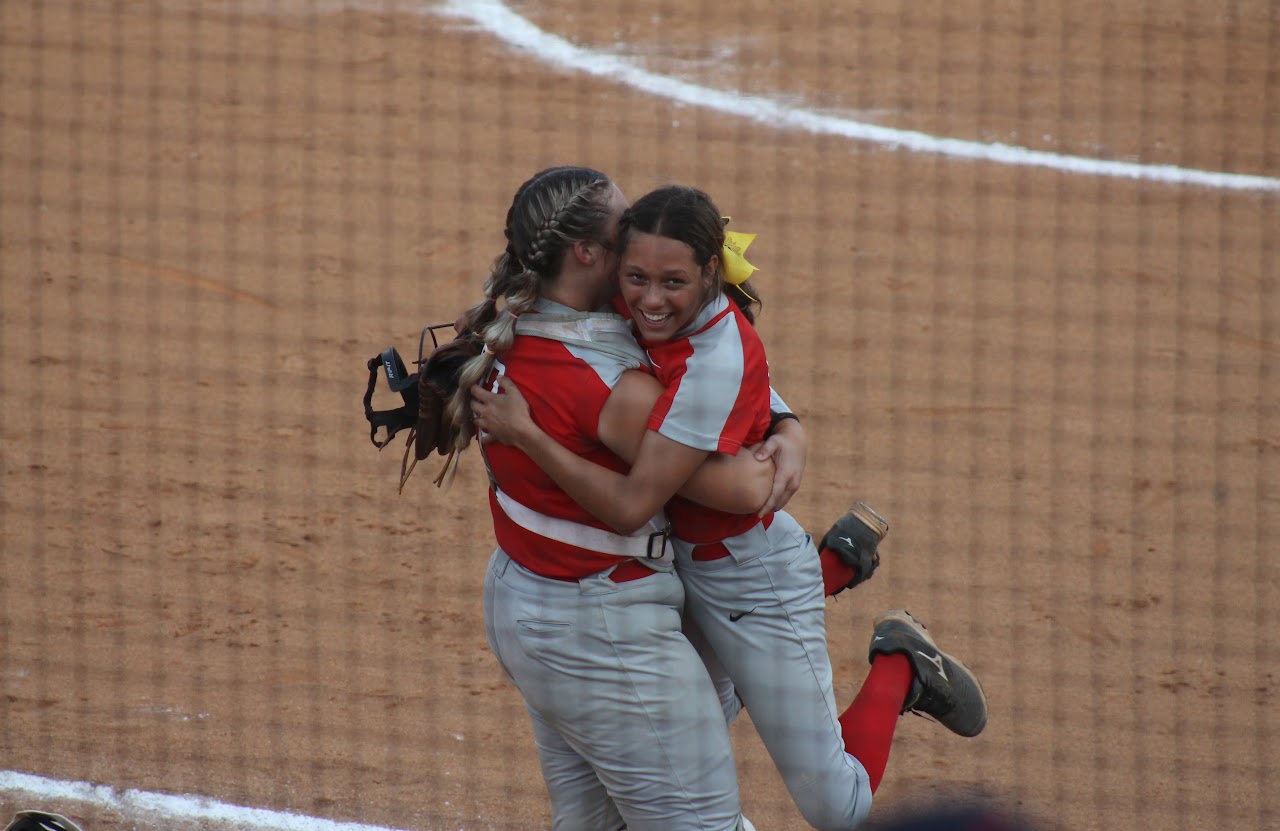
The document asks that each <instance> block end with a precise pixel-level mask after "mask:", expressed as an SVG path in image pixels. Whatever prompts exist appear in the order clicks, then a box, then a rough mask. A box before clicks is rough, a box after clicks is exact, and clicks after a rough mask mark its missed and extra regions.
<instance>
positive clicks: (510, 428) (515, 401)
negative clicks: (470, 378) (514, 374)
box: [471, 375, 538, 447]
mask: <svg viewBox="0 0 1280 831" xmlns="http://www.w3.org/2000/svg"><path fill="white" fill-rule="evenodd" d="M497 386H498V391H497V392H494V391H491V390H488V389H485V388H484V387H482V386H480V385H479V384H476V385H474V386H473V387H472V388H471V420H472V421H474V422H475V425H476V432H477V434H478V435H479V437H480V441H482V442H484V443H486V444H488V443H490V442H498V443H499V444H509V445H511V446H513V447H520V446H521V443H522V442H524V441H526V440H527V439H528V438H529V437H530V436H531V435H533V434H534V433H535V432H536V431H537V430H538V427H537V425H536V424H534V423H533V416H531V415H530V414H529V402H528V401H526V400H525V397H524V396H523V395H522V394H521V393H520V389H519V387H517V386H516V385H515V383H514V382H512V380H511V379H510V378H508V377H507V376H505V375H500V376H498V381H497Z"/></svg>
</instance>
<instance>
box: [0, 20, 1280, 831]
mask: <svg viewBox="0 0 1280 831" xmlns="http://www.w3.org/2000/svg"><path fill="white" fill-rule="evenodd" d="M1278 56H1280V11H1278V10H1277V7H1276V6H1275V5H1274V4H1271V3H1267V2H1232V3H1193V2H1190V0H1181V2H1178V0H1163V2H1162V1H1161V0H1148V2H1142V3H1130V4H1120V5H1119V6H1117V5H1116V4H1111V3H1102V2H1085V3H1079V2H1077V3H1052V2H1036V3H1028V4H1007V3H995V2H990V1H989V0H986V1H979V0H966V1H965V2H958V3H946V4H943V3H925V4H921V3H912V2H877V3H870V2H862V3H844V4H831V3H820V2H811V0H801V1H800V2H798V3H788V4H781V5H779V4H773V3H766V2H762V0H745V1H744V2H741V3H738V4H733V5H725V4H721V3H711V2H700V3H692V4H676V3H666V2H648V0H640V2H631V3H599V2H595V3H588V2H585V0H576V2H574V1H573V0H570V2H543V3H534V2H520V3H499V2H495V1H493V0H484V1H483V2H481V0H477V1H476V2H465V0H462V1H461V2H455V3H451V4H450V3H418V2H407V0H370V2H346V3H344V2H338V0H333V1H332V2H330V0H312V1H311V2H309V1H308V0H277V1H276V2H271V0H260V1H258V2H254V1H253V0H221V1H220V2H195V1H194V0H181V1H180V2H161V0H150V1H149V2H145V1H144V2H127V1H126V0H101V1H100V2H92V0H85V2H71V1H70V0H6V2H3V3H0V407H2V410H0V412H2V413H3V418H2V422H0V466H2V468H3V477H2V478H0V540H2V542H0V546H2V548H3V566H2V567H0V689H2V690H3V694H4V700H3V702H0V755H3V757H4V762H3V764H2V765H0V822H5V821H7V820H8V818H9V815H11V814H12V812H13V811H16V810H17V809H19V808H26V807H46V808H49V809H52V810H57V811H59V812H61V813H64V814H68V815H70V816H73V817H75V818H76V819H77V820H79V821H82V825H83V827H84V828H85V829H86V831H90V829H91V830H92V831H102V829H124V828H156V829H160V828H181V827H189V826H194V825H198V824H200V823H204V824H205V825H207V826H208V827H211V828H212V827H223V826H215V825H214V824H213V819H211V817H214V816H215V815H221V816H222V817H223V818H224V819H227V821H228V822H229V823H230V827H237V828H285V827H288V828H300V827H315V828H332V827H335V826H333V825H329V824H325V822H324V821H325V820H329V821H332V822H336V823H341V822H356V823H364V824H366V825H365V827H369V826H372V827H374V828H377V829H382V828H395V829H442V828H450V829H455V828H463V829H489V828H502V829H526V828H535V827H546V826H547V824H548V817H549V807H548V801H547V795H546V792H545V789H544V787H543V785H542V779H541V775H540V773H539V770H538V765H537V760H536V755H535V750H534V747H533V741H532V738H531V736H530V732H529V724H528V718H527V716H526V714H525V712H524V709H523V705H522V702H521V698H520V695H519V693H518V692H517V691H516V690H515V688H514V687H513V686H512V685H511V684H510V683H509V682H508V681H507V680H506V678H505V677H503V675H502V673H501V671H500V670H499V668H498V667H497V664H496V663H495V661H494V659H493V656H492V654H491V653H490V651H489V648H488V645H487V643H486V639H485V633H484V627H483V619H482V614H481V606H480V595H481V581H482V577H483V571H484V567H485V563H486V561H487V559H488V556H489V553H490V551H491V550H492V546H493V533H492V527H491V525H490V519H489V513H488V504H487V500H486V499H485V488H486V480H485V477H484V473H483V468H482V467H481V465H480V462H479V459H478V458H474V457H469V458H466V459H465V460H464V462H463V465H462V469H461V472H460V473H459V476H458V479H457V481H456V482H455V483H454V485H453V487H452V488H451V489H450V490H449V491H447V492H441V491H437V490H436V489H435V488H433V487H432V486H431V483H430V478H431V475H433V474H434V472H435V471H434V470H431V471H430V473H429V474H428V473H422V472H421V471H420V472H419V473H418V474H415V477H414V478H413V479H411V480H410V482H409V484H408V485H407V486H406V488H405V492H404V494H403V495H397V493H396V486H397V483H398V475H399V465H400V453H401V450H402V447H403V445H402V444H401V443H400V442H399V441H397V442H396V443H395V444H393V445H392V446H391V447H388V448H387V449H386V450H385V451H382V452H381V453H379V452H376V451H375V450H374V449H373V448H372V447H371V446H370V443H369V442H368V426H367V424H366V422H365V421H364V418H363V413H362V410H361V406H360V397H361V395H362V394H363V391H364V385H365V382H366V374H365V373H366V361H367V360H368V359H369V358H370V357H372V356H374V355H376V354H378V353H379V352H380V351H381V350H383V349H385V348H386V347H388V346H390V345H395V346H397V347H398V348H399V349H400V351H401V353H402V354H404V355H405V356H406V357H407V358H412V357H416V355H414V354H411V353H416V348H417V338H418V333H419V330H420V329H421V327H422V326H424V325H427V324H436V323H442V322H447V321H451V320H452V319H453V318H454V317H455V316H456V315H457V314H458V312H460V311H461V310H462V309H463V308H464V307H465V306H467V305H469V304H470V303H472V302H475V301H476V300H478V299H479V298H480V287H481V282H482V280H483V276H484V274H485V272H486V269H487V267H488V265H489V264H490V262H491V261H492V259H493V258H494V257H495V256H496V255H497V254H498V253H499V252H500V251H501V249H502V245H503V240H502V220H503V217H504V215H505V213H506V209H507V205H508V204H509V201H510V198H511V195H512V193H513V192H514V190H515V188H516V187H517V186H518V185H519V184H520V183H521V182H522V181H524V180H525V179H526V178H527V177H528V176H529V175H530V174H532V173H533V172H534V171H536V170H538V169H541V168H543V167H546V166H548V165H552V164H564V163H569V164H585V165H590V166H592V167H596V168H598V169H600V170H603V171H605V172H607V173H609V174H610V175H611V176H612V177H613V178H614V179H615V181H616V182H617V183H618V184H619V186H620V187H622V189H623V190H624V191H625V192H626V193H627V195H628V196H631V197H632V198H634V197H636V196H639V195H640V194H642V193H644V192H645V191H647V190H649V189H651V188H652V187H655V186H658V185H662V184H665V183H668V182H672V181H678V182H686V183H689V184H695V185H697V186H699V187H701V188H704V189H705V190H707V191H708V192H710V193H711V194H712V195H713V196H714V197H715V199H716V200H717V202H718V204H719V205H720V207H721V208H722V209H723V210H724V211H725V212H726V213H728V214H730V215H732V216H733V217H734V224H735V226H736V227H739V228H741V229H742V230H746V231H754V232H757V233H758V234H759V235H760V236H759V237H758V239H757V241H756V242H755V243H754V245H753V247H752V250H751V259H752V261H753V262H754V263H755V264H756V265H757V266H759V267H760V269H761V271H760V274H759V275H758V276H757V278H756V279H755V283H756V285H757V286H758V287H759V289H760V291H761V293H762V295H763V300H764V311H763V313H762V315H761V317H760V319H759V329H760V331H761V333H762V335H763V337H764V340H765V343H766V346H767V347H768V350H769V356H770V365H771V369H772V374H773V378H774V385H775V387H776V388H777V389H778V390H779V391H780V392H781V393H782V394H783V395H784V397H785V398H786V399H787V401H788V402H789V403H790V404H791V405H792V406H793V407H794V408H795V409H796V411H797V412H798V413H800V415H801V417H802V419H803V423H804V425H805V427H806V430H807V431H808V436H809V440H810V453H809V460H808V467H807V470H806V475H805V484H804V486H803V487H802V489H801V491H800V493H799V494H798V495H797V496H796V498H795V499H794V500H793V502H792V503H791V505H790V506H789V510H790V511H791V513H793V514H794V515H795V516H796V517H797V518H798V519H800V520H801V522H802V523H803V524H804V525H805V526H806V527H807V528H809V529H810V531H811V532H815V533H818V532H820V531H822V530H825V528H826V527H827V526H828V525H829V524H830V523H831V521H832V520H833V519H834V518H835V517H836V516H838V515H839V514H840V513H841V512H843V511H844V510H845V508H847V507H848V505H849V504H851V503H852V501H853V500H855V499H864V500H866V501H867V502H868V503H870V504H871V505H873V506H874V507H875V508H876V509H877V510H879V511H880V512H881V513H882V514H884V515H885V516H886V517H887V518H888V519H889V523H890V532H889V536H888V538H887V539H886V541H885V543H884V546H883V552H884V562H883V565H882V566H881V571H880V572H879V573H878V574H877V576H876V578H875V579H874V580H872V581H871V582H870V583H869V584H867V585H866V586H864V587H860V588H858V589H857V590H856V591H854V592H851V593H848V594H845V595H842V596H841V597H840V598H839V599H838V600H837V601H829V605H828V612H827V623H828V633H829V642H830V652H831V656H832V662H833V665H834V669H835V697H836V702H837V705H838V706H839V707H841V708H842V707H844V706H845V705H846V704H847V703H848V702H849V701H850V700H851V698H852V696H853V694H854V692H855V691H856V690H857V688H858V686H859V684H860V683H861V681H862V678H863V677H864V675H865V672H866V667H867V664H866V649H867V642H868V639H869V635H870V623H871V620H872V618H873V617H874V615H875V614H876V613H878V612H879V611H881V610H882V609H886V608H893V607H899V606H905V607H906V608H908V609H910V610H911V611H912V612H913V613H914V614H916V615H917V616H918V617H920V618H921V619H923V620H924V621H925V622H926V623H928V624H929V626H930V631H931V632H933V633H934V634H935V636H936V637H937V638H938V641H939V643H940V644H941V645H942V647H943V648H944V649H947V650H948V651H951V652H953V653H954V654H956V655H957V656H959V657H961V658H962V659H963V660H965V661H966V663H968V664H969V666H971V667H972V668H973V669H974V670H975V671H976V672H977V673H978V675H979V677H980V678H981V679H982V680H983V683H984V685H985V687H986V691H987V695H988V698H989V700H990V707H991V718H990V725H989V727H988V728H987V731H986V732H985V733H984V734H983V735H982V736H981V737H979V738H977V739H973V740H963V739H959V738H958V737H955V736H952V735H950V734H948V733H946V731H944V730H942V729H941V728H939V727H938V726H937V725H932V724H928V723H927V722H924V721H920V720H917V719H905V720H903V721H902V722H901V724H900V725H899V727H898V731H897V739H896V743H895V749H894V753H893V757H892V759H891V761H890V766H889V772H888V774H887V776H886V778H885V783H884V785H883V787H882V788H881V789H880V791H879V792H878V793H877V797H876V799H877V803H876V804H877V808H876V810H875V811H874V812H873V816H882V815H883V816H887V815H888V814H889V812H890V811H891V810H892V808H893V807H895V806H903V805H911V804H915V803H917V802H919V801H921V800H925V799H929V798H931V797H935V796H939V795H946V796H947V797H948V798H952V797H954V793H955V792H956V791H961V792H964V793H978V794H981V795H983V796H984V797H986V798H989V799H990V800H992V801H993V802H995V803H997V804H998V805H1001V806H1006V807H1008V808H1009V809H1010V810H1016V811H1024V812H1027V813H1028V814H1029V815H1031V816H1032V817H1033V818H1034V820H1035V821H1036V823H1037V824H1042V825H1044V826H1046V827H1048V826H1049V825H1051V824H1053V823H1061V825H1062V826H1063V827H1065V828H1072V829H1113V828H1137V827H1150V828H1204V827H1213V828H1232V829H1263V828H1271V827H1275V826H1276V825H1277V823H1278V822H1280V819H1278V818H1277V811H1278V810H1280V803H1278V802H1277V797H1276V791H1275V788H1274V782H1275V780H1276V778H1277V776H1278V775H1280V771H1278V770H1277V757H1276V753H1275V751H1274V742H1275V740H1276V729H1277V713H1280V707H1277V698H1276V695H1277V692H1276V691H1277V686H1278V685H1280V681H1278V680H1277V678H1276V674H1275V673H1276V671H1275V669H1274V667H1275V665H1276V664H1277V661H1278V659H1280V654H1278V648H1277V645H1276V639H1275V633H1276V632H1277V631H1280V630H1278V628H1277V611H1276V610H1277V609H1280V596H1278V595H1277V588H1276V587H1277V585H1280V583H1278V580H1277V574H1276V565H1275V558H1274V556H1272V555H1273V553H1274V552H1273V545H1272V541H1273V540H1274V539H1275V538H1276V537H1277V534H1278V533H1280V503H1278V502H1277V494H1278V493H1280V466H1278V464H1277V459H1278V458H1280V456H1278V454H1280V412H1278V409H1280V408H1278V404H1280V394H1278V393H1277V390H1278V389H1280V383H1277V381H1278V379H1277V355H1278V354H1280V332H1278V331H1277V325H1278V324H1280V286H1278V284H1277V280H1278V278H1280V268H1278V267H1277V229H1280V196H1278V194H1280V155H1278V151H1280V83H1278V82H1277V78H1278V75H1277V73H1280V57H1278ZM382 403H384V404H386V405H391V404H394V402H393V401H384V402H382ZM762 660H764V658H762ZM780 671H783V670H782V669H780ZM734 737H735V741H736V747H737V753H738V766H739V770H740V772H741V783H742V793H743V804H744V807H745V811H746V814H747V816H748V817H749V818H750V819H751V820H752V821H753V822H754V823H755V824H756V826H757V827H758V828H760V829H761V831H764V829H779V828H801V827H804V824H803V821H802V820H801V819H800V817H799V815H798V813H797V812H796V809H795V808H794V806H793V804H792V803H791V800H790V798H789V796H788V795H787V793H786V791H785V790H784V789H783V788H782V786H781V784H780V782H779V780H778V778H777V775H776V773H775V772H774V769H773V766H772V763H771V761H770V759H769V757H768V755H767V754H766V753H765V752H764V750H763V748H762V747H761V745H760V743H759V740H758V739H757V738H756V736H755V734H754V732H753V731H752V729H751V725H750V722H749V716H748V717H747V718H744V719H743V720H741V721H740V722H739V723H738V724H736V725H735V727H734ZM99 786H102V787H99ZM200 797H205V798H207V799H208V800H211V801H202V800H201V799H199V798H200ZM10 809H12V810H10ZM253 809H261V810H253ZM290 814H296V815H301V817H313V818H316V819H313V820H304V819H302V818H301V817H293V818H292V819H290V818H289V816H288V815H290ZM290 822H298V823H303V824H295V825H291V824H289V823H290ZM308 823H309V824H308Z"/></svg>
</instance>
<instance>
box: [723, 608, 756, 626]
mask: <svg viewBox="0 0 1280 831" xmlns="http://www.w3.org/2000/svg"><path fill="white" fill-rule="evenodd" d="M757 608H758V607H757V606H752V607H751V608H750V609H748V610H746V611H745V612H730V613H729V622H730V623H737V622H738V621H740V620H742V619H743V618H744V617H746V616H747V615H749V614H751V613H752V612H754V611H755V610H756V609H757Z"/></svg>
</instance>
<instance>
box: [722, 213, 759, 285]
mask: <svg viewBox="0 0 1280 831" xmlns="http://www.w3.org/2000/svg"><path fill="white" fill-rule="evenodd" d="M721 218H722V219H723V220H724V221H725V222H726V223H727V222H729V217H727V216H726V217H721ZM755 238H756V235H755V234H743V233H739V232H738V231H725V232H724V248H722V249H720V260H721V263H720V265H721V268H722V270H723V272H724V281H725V282H726V283H728V284H729V285H731V286H740V285H742V284H743V283H745V282H746V281H747V280H748V279H750V277H751V275H752V274H753V273H755V272H756V270H757V269H756V267H755V266H753V265H752V264H751V263H749V262H747V257H746V253H747V246H749V245H751V243H752V241H753V240H754V239H755ZM743 294H746V292H743ZM747 296H748V297H751V295H747ZM754 299H755V298H752V300H754Z"/></svg>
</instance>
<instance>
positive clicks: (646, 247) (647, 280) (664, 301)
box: [619, 231, 718, 343]
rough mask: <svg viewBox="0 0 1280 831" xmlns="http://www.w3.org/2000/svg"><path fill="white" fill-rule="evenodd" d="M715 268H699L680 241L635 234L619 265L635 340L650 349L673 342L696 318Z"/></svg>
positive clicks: (633, 233)
mask: <svg viewBox="0 0 1280 831" xmlns="http://www.w3.org/2000/svg"><path fill="white" fill-rule="evenodd" d="M717 265H718V263H717V261H716V259H715V258H714V257H713V258H712V261H711V262H710V263H709V264H708V265H707V267H705V268H699V267H698V263H697V261H696V260H694V255H693V249H692V248H690V247H689V246H688V245H686V244H685V243H683V242H680V241H679V240H675V239H671V238H670V237H664V236H660V235H657V234H646V233H642V232H639V231H633V232H631V234H630V235H629V237H628V239H627V248H626V251H625V253H624V254H623V257H622V262H621V263H620V265H619V285H620V287H621V291H622V299H623V301H625V302H626V304H627V308H628V309H630V311H631V317H632V319H633V320H634V321H635V324H636V335H637V337H639V338H640V340H643V341H646V342H648V343H661V342H663V341H668V340H671V339H672V338H673V337H675V335H676V333H677V332H679V331H680V330H681V329H683V328H684V327H685V326H687V325H688V324H689V323H690V322H691V321H692V320H693V319H694V317H695V316H696V315H697V314H698V310H699V309H701V308H702V305H703V303H704V301H705V300H706V298H707V295H708V292H709V291H710V286H711V282H712V281H711V278H712V277H713V276H714V275H715V273H716V271H715V269H716V267H717Z"/></svg>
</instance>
